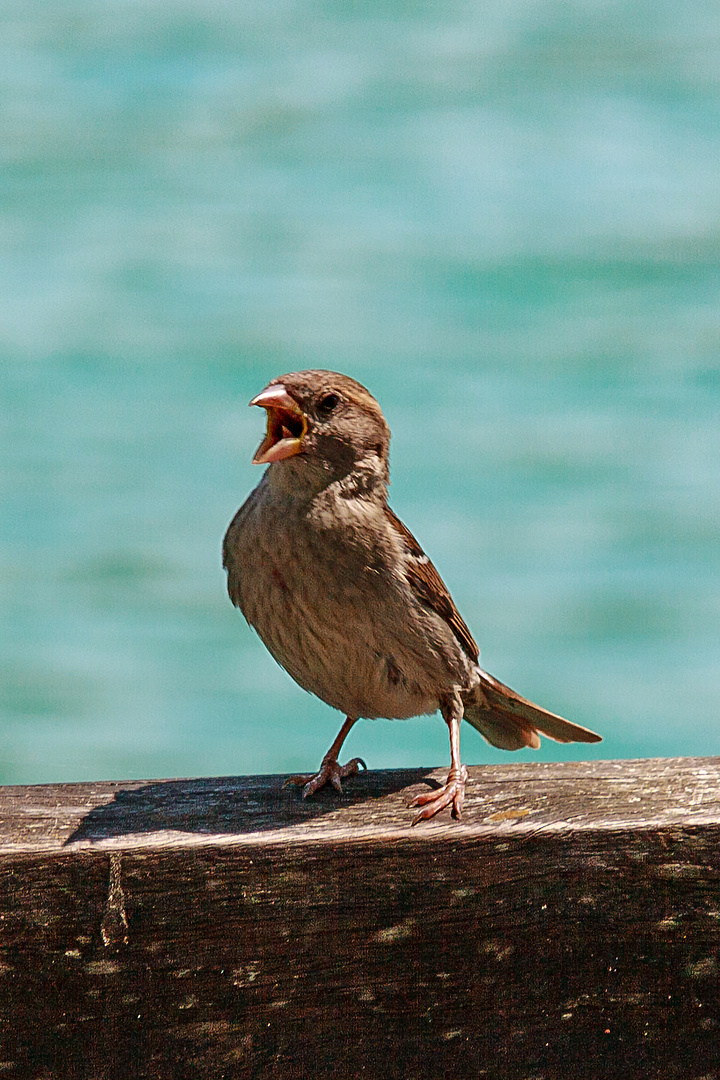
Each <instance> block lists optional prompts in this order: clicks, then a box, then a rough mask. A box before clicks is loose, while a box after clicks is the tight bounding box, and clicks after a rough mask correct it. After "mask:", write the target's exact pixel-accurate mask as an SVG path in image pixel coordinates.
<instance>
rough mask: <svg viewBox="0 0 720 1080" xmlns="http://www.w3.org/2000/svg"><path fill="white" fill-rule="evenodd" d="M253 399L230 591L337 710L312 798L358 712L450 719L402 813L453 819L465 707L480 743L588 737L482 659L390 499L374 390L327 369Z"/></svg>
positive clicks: (230, 549) (309, 786) (461, 780)
mask: <svg viewBox="0 0 720 1080" xmlns="http://www.w3.org/2000/svg"><path fill="white" fill-rule="evenodd" d="M250 404H251V405H258V406H260V407H262V408H265V409H266V410H267V433H266V436H265V438H264V440H263V441H262V443H261V444H260V447H259V448H258V451H257V453H256V455H255V458H254V461H255V462H256V463H258V464H266V463H267V464H268V468H267V469H266V471H265V473H264V475H263V477H262V479H261V480H260V483H259V484H258V486H257V487H256V488H255V490H254V491H253V492H252V493H251V494H250V496H249V497H248V499H247V501H246V502H245V503H244V505H243V506H242V507H241V509H240V510H239V511H238V513H237V514H236V515H235V518H234V519H233V521H232V523H231V524H230V527H229V528H228V530H227V533H226V535H225V541H224V545H223V565H224V566H225V568H226V570H227V574H228V592H229V594H230V598H231V599H232V602H233V603H234V604H235V605H236V606H237V607H239V608H240V610H241V611H242V613H243V615H244V616H245V618H246V619H247V621H248V622H249V623H250V625H251V626H253V627H254V628H255V630H256V631H257V632H258V634H259V635H260V637H261V638H262V640H263V642H264V643H265V645H266V646H267V648H268V649H269V651H270V652H271V653H272V655H273V656H274V657H275V659H276V660H277V662H278V663H279V664H281V665H282V667H284V668H285V670H286V671H288V672H289V674H290V675H292V677H293V679H295V681H296V682H297V683H299V685H300V686H302V687H303V688H304V689H305V690H308V691H309V692H310V693H313V694H316V695H317V696H318V697H319V698H321V699H322V700H323V701H325V702H327V704H329V705H332V706H333V708H336V709H339V710H340V711H341V712H343V713H344V714H345V716H346V720H345V723H344V724H343V726H342V728H341V730H340V733H339V735H338V737H337V739H336V740H335V742H334V743H333V745H332V746H331V748H330V750H329V751H328V753H327V754H326V755H325V758H324V759H323V762H322V765H321V767H320V770H319V771H318V772H317V773H316V774H314V775H312V776H302V777H292V778H291V782H294V783H298V784H302V785H303V786H304V794H305V795H310V794H312V793H313V792H315V791H317V790H318V788H320V787H322V786H323V785H324V784H326V783H328V782H329V783H332V784H334V786H335V787H337V788H340V781H341V779H342V778H343V777H345V776H349V775H351V774H353V773H355V772H357V770H358V768H359V766H360V764H363V763H362V762H361V761H360V759H359V758H354V759H353V760H352V761H351V762H349V763H348V764H347V765H345V766H341V765H339V764H338V754H339V751H340V747H341V746H342V743H343V741H344V739H345V737H346V735H347V733H348V732H349V730H350V728H351V727H352V725H353V724H354V723H355V721H356V720H358V719H359V718H360V717H368V718H371V717H385V718H388V719H402V718H406V717H410V716H417V715H420V714H423V713H432V712H435V711H436V710H437V709H439V710H440V712H441V713H442V715H443V717H444V719H445V721H446V723H447V725H448V728H449V731H450V751H451V767H450V772H449V774H448V778H447V782H446V784H445V785H444V786H443V787H442V788H441V789H440V790H439V791H437V792H432V793H431V794H429V795H422V796H419V797H418V798H417V799H415V800H414V802H413V804H412V805H415V806H422V807H423V809H422V810H421V811H420V813H419V814H418V815H417V817H416V819H415V821H419V820H421V819H422V818H428V817H432V816H433V815H434V814H436V813H437V812H438V811H439V810H442V809H443V808H444V807H446V806H451V807H452V812H453V815H454V816H455V817H460V814H461V810H462V802H463V797H464V790H465V780H466V777H467V770H466V768H465V766H464V765H462V764H461V761H460V734H459V728H460V722H461V720H462V719H463V718H464V719H465V720H467V721H468V722H469V723H470V724H472V726H473V727H474V728H476V729H477V730H478V731H479V732H480V733H481V735H483V736H484V738H485V739H487V741H488V742H490V743H492V744H493V746H498V747H501V748H502V749H504V750H517V749H519V748H521V747H523V746H531V747H538V746H539V745H540V737H539V736H540V735H541V734H542V735H547V736H548V737H549V738H551V739H555V740H556V741H558V742H599V741H600V736H599V735H596V734H595V733H594V732H592V731H589V730H588V729H587V728H584V727H580V726H579V725H577V724H572V723H570V722H569V721H567V720H564V719H563V718H562V717H560V716H556V715H555V714H554V713H551V712H547V711H546V710H545V709H542V708H540V706H538V705H534V704H533V703H532V702H530V701H527V700H526V699H525V698H523V697H520V695H519V694H516V693H515V691H514V690H511V689H510V688H509V687H507V686H504V685H503V684H502V683H501V682H498V680H497V679H494V678H493V676H492V675H489V674H488V673H487V672H485V671H483V670H482V668H481V667H480V666H479V663H478V660H479V653H478V647H477V645H476V644H475V641H474V640H473V637H472V634H471V633H470V631H469V629H468V627H467V626H466V624H465V622H464V620H463V619H462V617H461V615H460V614H459V612H458V610H457V608H456V607H455V604H454V603H453V600H452V598H451V596H450V593H449V592H448V590H447V588H446V587H445V585H444V583H443V581H442V579H441V577H440V575H439V574H438V572H437V570H436V569H435V567H434V566H433V564H432V562H431V561H430V559H429V558H428V556H427V555H426V554H425V552H424V551H423V550H422V548H421V547H420V545H419V544H418V542H417V540H416V539H415V537H414V536H413V535H412V533H411V532H410V531H409V530H408V529H407V528H406V527H405V525H403V523H402V522H401V521H400V520H399V519H398V518H397V517H396V516H395V514H394V513H393V512H392V510H391V509H390V507H389V506H388V504H387V486H388V482H389V467H388V455H389V444H390V430H389V428H388V425H387V423H386V421H385V418H384V416H383V414H382V412H381V410H380V406H379V405H378V403H377V402H376V400H375V398H374V397H372V395H371V394H370V393H369V392H368V391H367V390H366V389H365V387H364V386H361V385H360V383H358V382H355V380H354V379H350V378H348V377H347V376H346V375H340V374H338V373H337V372H332V371H299V372H295V373H293V374H289V375H282V376H280V377H279V378H277V379H274V380H273V381H272V382H271V383H270V384H269V385H268V386H267V387H266V388H265V389H264V390H263V391H262V392H261V393H260V394H258V395H257V397H255V398H253V400H252V402H251V403H250Z"/></svg>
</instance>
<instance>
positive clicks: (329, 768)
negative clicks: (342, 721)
mask: <svg viewBox="0 0 720 1080" xmlns="http://www.w3.org/2000/svg"><path fill="white" fill-rule="evenodd" d="M361 765H362V767H363V769H367V765H366V764H365V762H364V761H363V759H362V758H359V757H356V758H352V760H351V761H348V763H347V765H340V764H338V762H337V761H336V760H335V758H330V759H328V758H323V762H322V765H321V766H320V768H319V769H318V771H317V772H316V773H309V774H306V773H298V774H296V775H295V776H288V778H287V780H286V781H285V782H284V784H283V787H284V788H285V787H289V786H290V785H291V784H293V785H295V786H296V787H301V788H302V789H303V793H302V795H303V799H307V798H309V797H310V796H311V795H314V794H315V792H316V791H319V790H320V788H323V787H325V785H326V784H332V786H333V787H334V788H335V790H336V791H339V792H340V793H341V794H342V783H341V781H342V780H344V779H345V777H347V776H355V774H356V773H358V772H360V766H361Z"/></svg>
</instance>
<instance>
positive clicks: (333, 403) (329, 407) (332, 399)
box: [317, 394, 340, 416]
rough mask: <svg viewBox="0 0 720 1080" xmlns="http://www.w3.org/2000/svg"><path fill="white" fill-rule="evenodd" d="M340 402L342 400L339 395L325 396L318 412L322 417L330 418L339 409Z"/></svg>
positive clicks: (318, 406)
mask: <svg viewBox="0 0 720 1080" xmlns="http://www.w3.org/2000/svg"><path fill="white" fill-rule="evenodd" d="M339 402H340V398H339V397H338V395H337V394H324V395H323V397H321V398H320V400H319V401H318V405H317V410H318V412H319V413H320V415H321V416H329V415H330V413H331V412H332V411H333V410H334V409H336V408H337V406H338V404H339Z"/></svg>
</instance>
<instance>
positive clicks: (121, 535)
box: [0, 0, 720, 783]
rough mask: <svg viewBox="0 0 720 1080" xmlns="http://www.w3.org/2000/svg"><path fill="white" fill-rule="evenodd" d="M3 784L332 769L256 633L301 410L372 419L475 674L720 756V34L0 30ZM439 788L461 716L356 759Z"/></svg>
mask: <svg viewBox="0 0 720 1080" xmlns="http://www.w3.org/2000/svg"><path fill="white" fill-rule="evenodd" d="M0 26H1V28H2V33H1V34H0V102H1V108H0V190H1V192H2V203H1V212H0V277H1V284H0V591H1V595H0V781H2V782H4V783H32V782H44V781H60V780H81V779H104V778H118V779H119V778H130V777H161V776H183V775H185V776H187V775H204V774H205V775H213V774H225V775H227V774H239V773H250V772H282V771H290V770H300V769H302V770H312V769H314V768H316V767H317V765H318V764H319V761H320V758H321V757H322V755H323V753H324V752H325V750H326V749H327V747H328V745H329V744H330V742H331V741H332V739H333V738H334V735H335V733H336V731H337V729H338V727H339V724H340V722H341V719H342V718H341V717H340V716H339V715H338V714H336V713H334V712H333V711H332V710H330V709H329V708H328V707H327V706H325V705H323V704H322V703H320V702H319V701H316V700H315V699H312V698H310V697H309V696H308V695H306V694H305V693H303V692H302V691H301V690H300V689H299V688H297V687H296V686H295V685H294V684H293V683H292V682H291V680H290V679H289V677H288V676H286V675H285V673H284V672H283V671H282V670H280V669H279V668H278V667H277V666H276V665H275V664H274V662H273V661H272V659H271V658H270V657H269V656H268V654H267V653H266V652H265V650H264V648H263V646H262V645H261V643H260V642H259V640H258V639H257V637H256V636H255V635H254V634H253V633H252V632H251V631H250V630H249V629H248V628H247V626H246V625H245V622H244V620H243V619H242V617H241V616H240V614H239V613H238V612H236V611H235V610H234V609H233V608H232V607H231V605H230V603H229V601H228V599H227V597H226V594H225V582H224V574H223V572H222V569H221V566H220V544H221V539H222V535H223V532H224V530H225V527H226V525H227V523H228V522H229V520H230V518H231V517H232V515H233V514H234V512H235V510H236V508H237V507H238V506H239V505H240V503H241V502H242V501H243V500H244V498H245V496H246V495H247V493H248V491H249V490H250V488H251V486H253V485H254V484H255V483H257V481H258V480H259V478H260V470H259V469H258V468H257V467H253V466H251V465H250V458H251V456H252V454H253V452H254V450H255V448H256V446H257V444H258V442H259V441H260V439H261V437H262V431H263V426H264V416H263V415H262V414H261V413H260V412H259V411H258V410H255V409H253V410H249V409H248V408H247V407H246V405H247V401H248V400H249V398H250V397H251V396H253V395H254V394H255V393H257V392H258V391H259V390H260V389H261V388H262V387H263V386H264V385H265V384H266V382H267V381H268V380H269V379H270V378H272V377H274V376H276V375H278V374H281V373H283V372H285V371H288V370H293V369H297V368H303V367H330V368H334V369H339V370H341V371H344V372H347V373H348V374H350V375H353V376H354V377H355V378H357V379H359V380H360V381H361V382H364V383H365V384H367V385H368V387H369V388H370V389H371V390H372V391H373V392H374V393H375V395H376V396H377V397H378V398H379V399H380V402H381V404H382V406H383V408H384V411H385V413H386V416H387V417H388V420H389V422H390V424H391V426H392V430H393V456H392V466H393V485H392V489H391V497H392V504H393V506H394V508H395V510H396V511H397V512H398V513H399V514H400V516H401V517H402V518H403V519H404V520H405V521H406V522H407V524H408V525H409V526H410V528H411V529H412V530H413V531H414V532H415V533H416V535H417V536H418V538H419V540H420V541H421V543H422V544H423V545H424V546H425V548H426V549H427V550H428V552H429V553H430V554H431V556H432V558H433V559H434V561H435V562H436V564H437V566H438V569H439V570H440V572H441V574H442V575H443V576H444V578H445V579H446V581H447V583H448V585H449V586H450V588H451V589H452V591H453V594H454V596H455V599H456V601H457V604H458V606H459V608H460V610H461V612H462V613H463V615H464V616H465V618H466V620H467V621H468V623H469V625H470V626H471V628H472V630H473V632H474V634H475V636H476V638H477V639H478V641H479V642H480V644H481V646H482V650H483V662H484V665H485V666H486V667H487V668H488V670H490V671H491V672H493V673H494V674H495V675H497V676H498V677H500V678H501V679H503V680H504V681H506V682H508V683H510V685H512V686H514V687H515V688H516V689H518V690H519V691H521V692H522V693H523V694H525V695H527V696H530V697H533V698H534V699H535V700H537V701H539V702H541V703H542V704H544V705H546V706H547V707H548V708H551V709H553V710H556V711H558V712H561V713H563V714H564V715H566V716H567V717H569V718H570V719H573V720H575V721H578V722H579V723H581V724H586V725H588V726H590V727H592V728H594V729H595V730H597V731H599V732H601V733H602V734H603V735H604V738H605V741H604V742H603V743H602V744H601V745H600V746H598V747H597V748H595V747H585V746H583V747H572V746H570V747H567V748H562V747H559V746H557V745H555V744H554V743H549V742H544V744H543V749H542V750H541V751H540V752H539V753H538V752H530V751H525V752H523V753H521V754H517V755H515V757H514V758H513V757H511V756H510V755H507V754H502V753H501V752H499V751H495V750H492V749H491V748H489V747H487V746H486V745H485V744H484V743H483V742H482V740H481V738H480V736H478V735H477V734H476V733H475V732H474V731H472V730H471V729H470V728H469V727H468V728H466V730H465V731H464V735H463V753H464V759H465V760H466V761H467V762H468V763H476V762H488V761H490V762H500V761H503V762H507V763H509V762H512V761H517V760H520V759H526V760H542V759H545V760H548V759H560V758H581V757H589V756H595V757H614V758H617V757H628V756H656V755H681V754H687V755H691V754H720V664H719V663H718V660H719V657H718V622H719V619H720V536H719V529H718V525H719V519H720V453H719V451H720V304H719V303H718V301H719V296H718V288H719V285H720V272H719V266H720V264H719V260H718V255H719V254H720V122H719V121H720V8H718V6H717V5H716V4H714V3H705V2H702V0H690V2H689V3H686V4H682V5H678V4H677V3H675V2H673V3H670V2H668V0H617V2H613V0H569V2H567V0H566V2H550V0H487V2H483V3H482V4H477V3H471V2H469V0H435V2H434V3H432V4H427V3H407V2H404V0H388V2H386V3H384V4H382V5H379V4H377V3H375V2H372V3H363V2H359V3H346V2H342V0H334V2H333V0H327V2H322V0H317V2H311V0H277V2H276V0H247V2H243V0H233V2H229V0H132V2H128V0H67V2H64V3H63V4H60V5H58V4H57V3H55V2H54V0H3V2H0ZM347 749H348V756H350V755H351V754H361V755H362V756H364V757H365V758H366V759H367V761H368V764H369V765H370V767H371V768H378V767H383V766H400V765H407V766H410V765H442V764H444V763H445V762H446V761H447V760H448V747H447V735H446V731H445V725H444V724H443V723H442V722H441V720H440V719H439V718H438V717H435V718H422V719H417V720H411V721H407V722H404V723H402V722H396V723H392V724H391V723H387V722H384V721H377V722H369V721H368V722H364V723H362V724H358V725H357V727H356V728H355V729H354V731H353V733H352V735H351V737H350V739H349V740H348V747H347Z"/></svg>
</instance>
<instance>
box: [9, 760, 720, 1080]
mask: <svg viewBox="0 0 720 1080" xmlns="http://www.w3.org/2000/svg"><path fill="white" fill-rule="evenodd" d="M442 775H443V773H442V771H441V770H440V771H437V772H436V773H432V772H428V771H423V770H414V771H403V772H370V773H368V774H363V775H361V776H360V777H358V778H356V779H354V780H352V781H349V782H348V783H347V785H346V792H345V794H344V795H343V796H342V797H339V796H337V795H336V794H335V793H334V792H330V793H327V794H326V793H323V794H321V795H320V796H318V797H317V798H316V800H315V801H314V802H305V803H303V802H302V801H301V800H300V799H299V798H298V794H297V792H296V791H287V790H286V791H282V790H281V789H280V782H281V778H278V777H242V778H235V779H220V780H183V781H159V782H153V783H142V782H130V783H123V784H71V785H52V786H41V787H29V788H4V789H0V1076H3V1077H4V1076H7V1077H13V1078H14V1077H23V1078H25V1077H32V1078H33V1080H34V1078H38V1080H40V1078H42V1080H48V1078H50V1077H52V1078H55V1077H72V1078H75V1077H82V1078H85V1077H87V1078H93V1080H105V1078H113V1080H114V1078H115V1077H122V1078H123V1080H125V1078H131V1077H132V1078H144V1077H148V1078H153V1080H165V1078H166V1077H167V1078H168V1080H169V1078H171V1077H172V1078H173V1080H185V1078H186V1077H187V1078H190V1077H193V1078H195V1077H199V1078H200V1077H245V1076H248V1077H249V1076H260V1077H262V1076H268V1077H269V1076H272V1077H279V1078H284V1077H290V1076H292V1077H294V1078H296V1077H299V1076H303V1075H307V1076H317V1077H320V1076H324V1075H327V1074H328V1073H329V1072H331V1071H332V1072H333V1073H334V1074H335V1075H337V1076H339V1077H345V1076H348V1077H354V1076H383V1077H433V1078H434V1077H442V1076H450V1075H452V1076H456V1077H458V1078H459V1077H470V1076H485V1077H491V1078H494V1077H498V1078H500V1077H503V1078H504V1077H523V1078H527V1080H530V1078H531V1077H532V1078H534V1080H539V1078H543V1080H554V1078H556V1077H568V1078H569V1077H572V1078H573V1080H574V1078H577V1077H585V1076H587V1077H593V1078H594V1080H600V1078H604V1077H608V1078H617V1080H626V1078H629V1077H634V1076H637V1077H643V1080H645V1078H651V1080H662V1078H664V1077H683V1078H689V1080H700V1078H701V1077H702V1078H704V1080H709V1078H711V1077H712V1078H713V1080H716V1078H717V1077H720V1050H718V1045H720V993H719V990H720V845H719V841H720V759H711V758H705V759H674V760H655V761H632V762H631V761H613V762H592V763H587V762H585V763H567V764H562V765H558V764H555V765H544V764H534V765H515V764H509V765H505V766H499V767H493V768H473V769H471V770H470V784H469V786H468V797H467V801H466V811H465V816H464V820H463V822H462V823H460V824H457V823H450V822H449V821H446V820H441V821H437V820H435V821H432V822H429V823H426V824H423V825H420V826H418V827H416V828H415V829H411V828H410V827H409V820H410V817H411V814H410V813H409V812H408V811H407V810H406V809H405V806H406V803H407V801H408V800H409V798H410V797H411V796H412V794H415V793H417V792H418V791H419V790H421V789H422V786H423V785H427V784H428V783H433V782H434V781H437V780H438V779H439V778H440V777H441V776H442Z"/></svg>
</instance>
